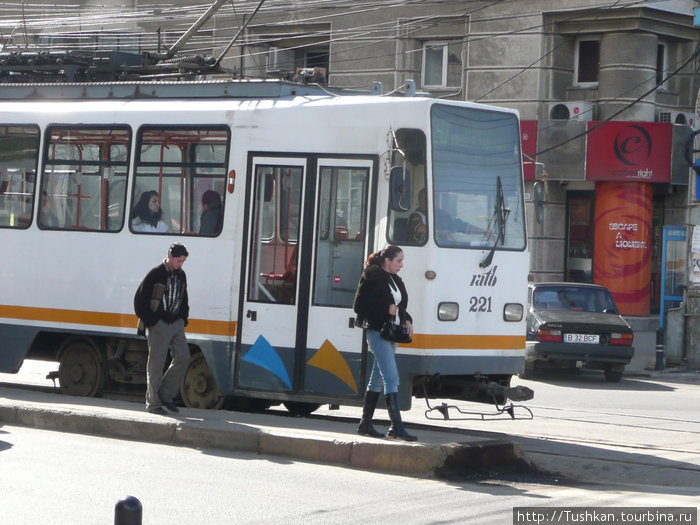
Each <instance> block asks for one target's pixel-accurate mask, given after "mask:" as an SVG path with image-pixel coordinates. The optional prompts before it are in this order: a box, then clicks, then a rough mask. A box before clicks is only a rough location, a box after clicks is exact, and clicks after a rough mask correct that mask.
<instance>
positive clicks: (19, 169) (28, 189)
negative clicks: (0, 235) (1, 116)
mask: <svg viewBox="0 0 700 525" xmlns="http://www.w3.org/2000/svg"><path fill="white" fill-rule="evenodd" d="M38 160H39V128H38V127H37V126H8V125H0V228H27V227H29V225H30V224H31V222H32V210H33V203H34V187H35V184H36V166H37V162H38Z"/></svg>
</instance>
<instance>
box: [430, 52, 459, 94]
mask: <svg viewBox="0 0 700 525" xmlns="http://www.w3.org/2000/svg"><path fill="white" fill-rule="evenodd" d="M460 55H461V42H454V43H450V42H426V43H425V45H424V46H423V86H424V87H433V88H452V87H460V86H461V84H462V59H461V58H460Z"/></svg>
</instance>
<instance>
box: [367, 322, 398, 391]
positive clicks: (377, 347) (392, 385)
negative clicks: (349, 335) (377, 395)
mask: <svg viewBox="0 0 700 525" xmlns="http://www.w3.org/2000/svg"><path fill="white" fill-rule="evenodd" d="M367 344H368V345H369V350H370V352H372V354H373V355H374V364H373V365H372V373H371V374H370V376H369V382H368V383H367V390H371V391H372V392H381V391H382V383H383V386H384V394H393V393H395V392H398V391H399V370H398V368H396V359H395V358H394V354H396V347H397V346H398V344H397V343H392V342H391V341H387V340H386V339H382V336H381V335H379V332H378V331H377V330H372V329H371V328H370V329H368V330H367Z"/></svg>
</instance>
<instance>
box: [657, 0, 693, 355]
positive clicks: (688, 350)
mask: <svg viewBox="0 0 700 525" xmlns="http://www.w3.org/2000/svg"><path fill="white" fill-rule="evenodd" d="M693 26H695V27H700V8H698V7H696V8H694V20H693ZM699 45H700V44H699ZM696 53H697V51H696ZM698 95H700V93H698ZM698 117H700V100H698V99H696V101H695V122H696V123H697V122H698ZM698 137H699V133H698V131H696V132H694V133H693V134H692V135H691V138H690V139H689V147H690V148H692V152H691V153H692V154H689V155H688V157H690V158H689V160H691V161H692V162H693V165H692V168H693V171H692V174H691V177H690V180H689V181H688V207H687V212H686V227H687V236H686V238H687V240H688V261H687V272H686V276H687V277H686V280H687V285H686V293H685V322H684V325H685V336H684V343H685V344H684V348H685V357H686V359H687V362H688V366H691V367H700V158H698V156H697V154H698V152H700V138H698ZM662 315H663V313H662Z"/></svg>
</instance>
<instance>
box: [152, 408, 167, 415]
mask: <svg viewBox="0 0 700 525" xmlns="http://www.w3.org/2000/svg"><path fill="white" fill-rule="evenodd" d="M148 413H149V414H158V415H159V416H167V415H168V413H167V412H166V411H165V409H164V408H163V407H156V408H151V409H149V410H148Z"/></svg>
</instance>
